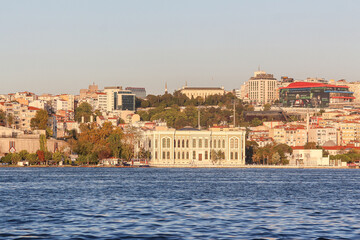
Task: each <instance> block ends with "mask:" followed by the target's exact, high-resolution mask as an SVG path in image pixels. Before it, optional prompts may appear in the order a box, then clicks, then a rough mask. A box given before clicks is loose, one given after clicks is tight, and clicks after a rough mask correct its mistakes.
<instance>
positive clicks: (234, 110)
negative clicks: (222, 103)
mask: <svg viewBox="0 0 360 240" xmlns="http://www.w3.org/2000/svg"><path fill="white" fill-rule="evenodd" d="M235 104H236V101H235V100H234V128H235V123H236V122H235V119H236V117H235V113H236V110H235Z"/></svg>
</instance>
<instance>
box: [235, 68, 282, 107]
mask: <svg viewBox="0 0 360 240" xmlns="http://www.w3.org/2000/svg"><path fill="white" fill-rule="evenodd" d="M246 85H247V86H245V87H243V88H242V89H243V91H246V92H245V93H244V95H245V96H246V97H247V98H248V101H250V103H252V104H259V105H263V104H266V103H273V102H274V101H275V100H277V99H279V96H278V93H277V89H278V82H277V80H276V78H274V76H273V75H272V74H267V73H266V72H264V71H257V72H255V73H254V76H253V77H251V78H250V79H249V81H247V82H246Z"/></svg>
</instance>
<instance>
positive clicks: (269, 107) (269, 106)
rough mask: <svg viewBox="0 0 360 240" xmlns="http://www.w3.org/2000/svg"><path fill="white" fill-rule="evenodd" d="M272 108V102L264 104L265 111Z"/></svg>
mask: <svg viewBox="0 0 360 240" xmlns="http://www.w3.org/2000/svg"><path fill="white" fill-rule="evenodd" d="M270 110H271V104H270V103H266V104H264V111H270Z"/></svg>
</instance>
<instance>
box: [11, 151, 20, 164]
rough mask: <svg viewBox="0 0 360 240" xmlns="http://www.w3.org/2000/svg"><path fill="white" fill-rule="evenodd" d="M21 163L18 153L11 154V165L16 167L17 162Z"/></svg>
mask: <svg viewBox="0 0 360 240" xmlns="http://www.w3.org/2000/svg"><path fill="white" fill-rule="evenodd" d="M20 161H21V156H20V154H18V153H13V154H11V164H12V165H16V164H17V163H18V162H20Z"/></svg>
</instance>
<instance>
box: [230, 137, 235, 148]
mask: <svg viewBox="0 0 360 240" xmlns="http://www.w3.org/2000/svg"><path fill="white" fill-rule="evenodd" d="M230 148H234V139H233V138H232V139H230Z"/></svg>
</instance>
